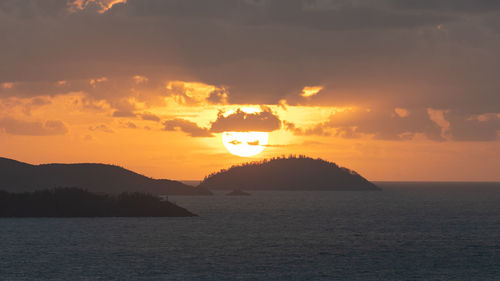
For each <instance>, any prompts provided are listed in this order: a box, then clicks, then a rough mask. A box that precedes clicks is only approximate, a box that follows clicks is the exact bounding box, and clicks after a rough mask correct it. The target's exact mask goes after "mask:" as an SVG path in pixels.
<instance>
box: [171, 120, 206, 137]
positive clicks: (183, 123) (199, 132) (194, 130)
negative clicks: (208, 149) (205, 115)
mask: <svg viewBox="0 0 500 281" xmlns="http://www.w3.org/2000/svg"><path fill="white" fill-rule="evenodd" d="M163 126H164V130H165V131H181V132H184V133H186V134H188V135H189V136H191V137H213V135H212V133H210V131H209V130H208V129H207V128H201V127H199V126H198V124H196V123H195V122H192V121H189V120H185V119H180V118H177V119H172V120H167V121H164V122H163Z"/></svg>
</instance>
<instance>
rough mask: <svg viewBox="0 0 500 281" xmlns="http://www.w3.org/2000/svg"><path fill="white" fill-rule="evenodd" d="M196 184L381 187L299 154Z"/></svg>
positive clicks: (234, 168)
mask: <svg viewBox="0 0 500 281" xmlns="http://www.w3.org/2000/svg"><path fill="white" fill-rule="evenodd" d="M199 187H203V188H210V189H246V190H380V188H378V187H377V186H376V185H374V184H373V183H371V182H369V181H368V180H366V179H365V178H363V177H362V176H360V175H359V174H358V173H356V172H355V171H352V170H349V169H347V168H343V167H339V166H337V164H335V163H331V162H327V161H325V160H321V159H312V158H309V157H306V156H302V155H301V156H298V157H296V156H289V157H277V158H272V159H266V160H263V161H259V162H249V163H245V164H242V165H236V166H232V167H231V168H229V169H223V170H221V171H219V172H217V173H213V174H210V175H208V176H207V177H205V179H204V180H203V181H202V182H201V183H200V185H199Z"/></svg>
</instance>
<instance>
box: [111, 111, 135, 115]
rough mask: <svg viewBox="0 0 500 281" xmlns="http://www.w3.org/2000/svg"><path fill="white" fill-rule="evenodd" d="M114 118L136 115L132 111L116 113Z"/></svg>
mask: <svg viewBox="0 0 500 281" xmlns="http://www.w3.org/2000/svg"><path fill="white" fill-rule="evenodd" d="M113 117H135V114H134V113H133V112H131V111H119V110H117V111H114V112H113Z"/></svg>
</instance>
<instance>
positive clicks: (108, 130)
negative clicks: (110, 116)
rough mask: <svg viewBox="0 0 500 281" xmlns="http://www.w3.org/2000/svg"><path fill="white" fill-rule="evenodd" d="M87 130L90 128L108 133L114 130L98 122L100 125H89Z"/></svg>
mask: <svg viewBox="0 0 500 281" xmlns="http://www.w3.org/2000/svg"><path fill="white" fill-rule="evenodd" d="M89 130H91V131H101V132H105V133H110V134H111V133H114V132H115V131H113V130H112V129H111V128H110V127H108V126H107V125H106V124H100V125H96V126H90V127H89Z"/></svg>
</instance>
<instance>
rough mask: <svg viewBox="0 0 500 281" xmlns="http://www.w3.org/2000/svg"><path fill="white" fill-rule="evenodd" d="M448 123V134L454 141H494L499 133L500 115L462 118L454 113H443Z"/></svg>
mask: <svg viewBox="0 0 500 281" xmlns="http://www.w3.org/2000/svg"><path fill="white" fill-rule="evenodd" d="M445 118H446V119H447V120H448V121H449V123H450V127H449V134H450V136H451V138H452V139H453V140H456V141H494V140H498V136H499V132H500V115H498V114H485V115H481V116H468V117H467V116H463V115H460V114H456V113H454V112H448V113H445Z"/></svg>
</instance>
